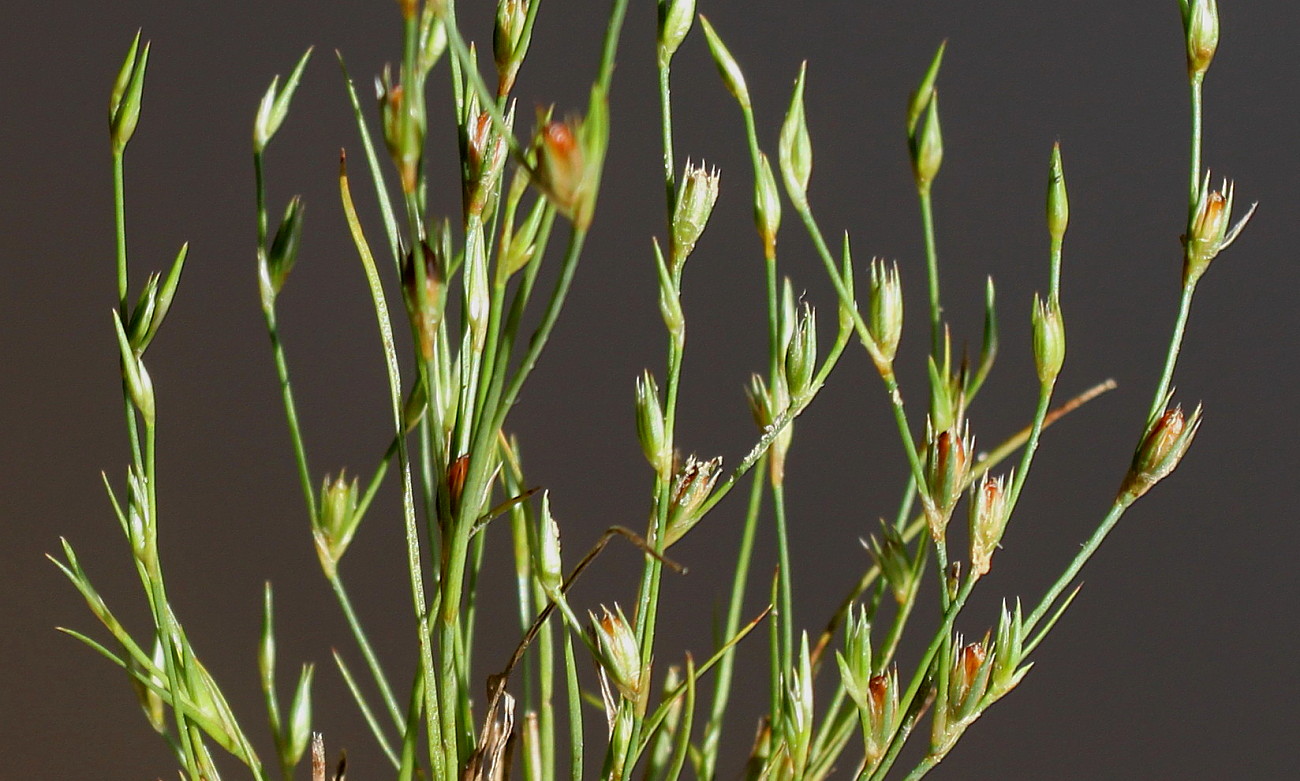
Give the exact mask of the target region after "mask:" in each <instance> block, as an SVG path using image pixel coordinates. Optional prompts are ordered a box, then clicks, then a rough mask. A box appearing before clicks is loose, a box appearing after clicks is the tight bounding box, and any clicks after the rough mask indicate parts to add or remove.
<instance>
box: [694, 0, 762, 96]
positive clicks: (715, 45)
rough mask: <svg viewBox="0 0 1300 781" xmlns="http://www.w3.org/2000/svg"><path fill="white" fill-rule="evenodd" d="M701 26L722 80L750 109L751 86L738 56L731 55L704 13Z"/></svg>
mask: <svg viewBox="0 0 1300 781" xmlns="http://www.w3.org/2000/svg"><path fill="white" fill-rule="evenodd" d="M700 27H701V29H703V30H704V39H705V40H706V41H708V43H709V53H710V54H712V55H713V62H714V64H716V65H717V66H718V73H720V74H722V82H723V83H724V84H726V85H727V91H728V92H730V93H731V94H732V95H733V96H735V98H736V100H737V101H739V102H740V107H741V108H743V109H745V110H746V111H748V110H749V107H750V102H749V87H747V86H745V75H744V74H743V73H741V71H740V66H739V65H738V64H736V58H735V57H732V56H731V52H730V51H728V50H727V46H726V44H724V43H723V42H722V39H721V38H719V37H718V33H717V32H715V31H714V29H713V25H711V24H709V20H708V19H706V18H705V17H704V15H703V14H701V15H700Z"/></svg>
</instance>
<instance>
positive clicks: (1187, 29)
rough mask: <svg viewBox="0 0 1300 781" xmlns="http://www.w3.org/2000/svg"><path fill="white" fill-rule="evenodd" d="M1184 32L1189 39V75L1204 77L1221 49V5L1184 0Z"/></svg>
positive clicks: (1197, 0) (1200, 0) (1204, 1)
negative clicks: (1216, 52) (1215, 53)
mask: <svg viewBox="0 0 1300 781" xmlns="http://www.w3.org/2000/svg"><path fill="white" fill-rule="evenodd" d="M1183 32H1184V33H1185V34H1186V37H1187V73H1188V74H1189V75H1191V76H1192V77H1197V76H1204V75H1205V72H1206V71H1207V70H1209V68H1210V62H1211V61H1212V60H1213V59H1214V51H1215V50H1216V49H1217V48H1219V4H1218V3H1217V2H1216V0H1183Z"/></svg>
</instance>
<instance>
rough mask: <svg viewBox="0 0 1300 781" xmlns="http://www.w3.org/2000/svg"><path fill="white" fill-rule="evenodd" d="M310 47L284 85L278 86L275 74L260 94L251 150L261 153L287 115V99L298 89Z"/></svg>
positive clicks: (290, 98) (289, 99) (278, 82)
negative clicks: (269, 84)
mask: <svg viewBox="0 0 1300 781" xmlns="http://www.w3.org/2000/svg"><path fill="white" fill-rule="evenodd" d="M311 52H312V49H311V47H309V48H308V49H307V51H306V52H305V53H304V54H303V55H302V57H301V58H299V60H298V64H297V65H295V66H294V68H293V73H290V74H289V78H288V79H286V80H285V82H284V87H283V88H281V87H280V77H279V76H276V77H275V78H273V79H271V86H270V87H268V88H267V90H266V93H265V94H263V95H262V102H261V103H259V104H258V106H257V116H256V117H254V119H253V151H254V152H255V153H257V154H259V155H260V154H261V153H262V151H263V150H264V149H266V145H267V144H269V143H270V142H271V137H272V136H274V135H275V131H277V130H279V129H280V125H281V124H282V123H283V122H284V118H285V117H287V116H288V115H289V101H291V100H293V93H294V90H296V89H298V82H299V81H300V80H301V79H302V72H303V69H304V68H306V67H307V60H308V59H310V58H311Z"/></svg>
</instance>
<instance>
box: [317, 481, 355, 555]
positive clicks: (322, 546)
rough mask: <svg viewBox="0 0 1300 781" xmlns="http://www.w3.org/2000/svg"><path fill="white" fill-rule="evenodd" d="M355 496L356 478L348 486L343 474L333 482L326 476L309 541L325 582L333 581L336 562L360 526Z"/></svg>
mask: <svg viewBox="0 0 1300 781" xmlns="http://www.w3.org/2000/svg"><path fill="white" fill-rule="evenodd" d="M358 496H359V490H358V484H357V479H356V478H355V477H354V478H352V482H351V483H349V482H348V480H347V475H346V474H345V473H344V472H343V471H340V472H339V476H338V477H337V478H335V479H333V480H331V479H330V477H329V475H326V476H325V482H324V483H323V484H322V485H321V489H320V507H319V508H318V510H317V518H316V524H315V528H314V529H312V537H313V538H314V539H315V542H316V555H317V557H319V558H320V565H321V569H323V570H324V571H325V576H326V577H328V578H333V577H334V574H335V573H336V572H337V571H338V564H339V560H340V559H342V558H343V553H344V552H345V551H347V549H348V545H350V544H351V543H352V536H353V535H354V534H356V532H357V527H358V526H359V525H360V524H361V516H360V515H358V514H357V497H358Z"/></svg>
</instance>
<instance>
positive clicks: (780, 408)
mask: <svg viewBox="0 0 1300 781" xmlns="http://www.w3.org/2000/svg"><path fill="white" fill-rule="evenodd" d="M745 397H746V399H747V400H748V401H749V411H750V412H751V413H752V414H753V416H754V423H755V424H757V425H758V428H759V429H760V430H761V431H763V432H764V433H766V432H767V431H768V430H770V429H771V427H772V426H773V425H775V424H776V421H777V420H778V419H779V418H780V417H781V416H782V415H784V414H785V412H786V410H788V409H789V407H790V394H789V393H788V392H787V391H786V386H785V383H784V382H782V381H781V379H780V377H778V378H777V382H776V384H775V385H773V387H772V388H771V389H770V390H769V389H768V387H767V383H766V382H765V381H764V380H763V378H762V377H761V376H759V375H757V374H754V375H751V376H750V380H749V386H748V387H747V388H745ZM793 439H794V423H789V422H788V423H786V424H785V427H784V428H782V429H781V432H780V433H779V434H777V435H776V437H775V438H774V439H773V440H772V444H771V445H770V446H769V447H768V450H767V454H768V473H769V474H770V475H771V479H772V485H782V484H783V483H784V482H785V458H786V455H787V454H788V453H789V452H790V442H791V441H792V440H793Z"/></svg>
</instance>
